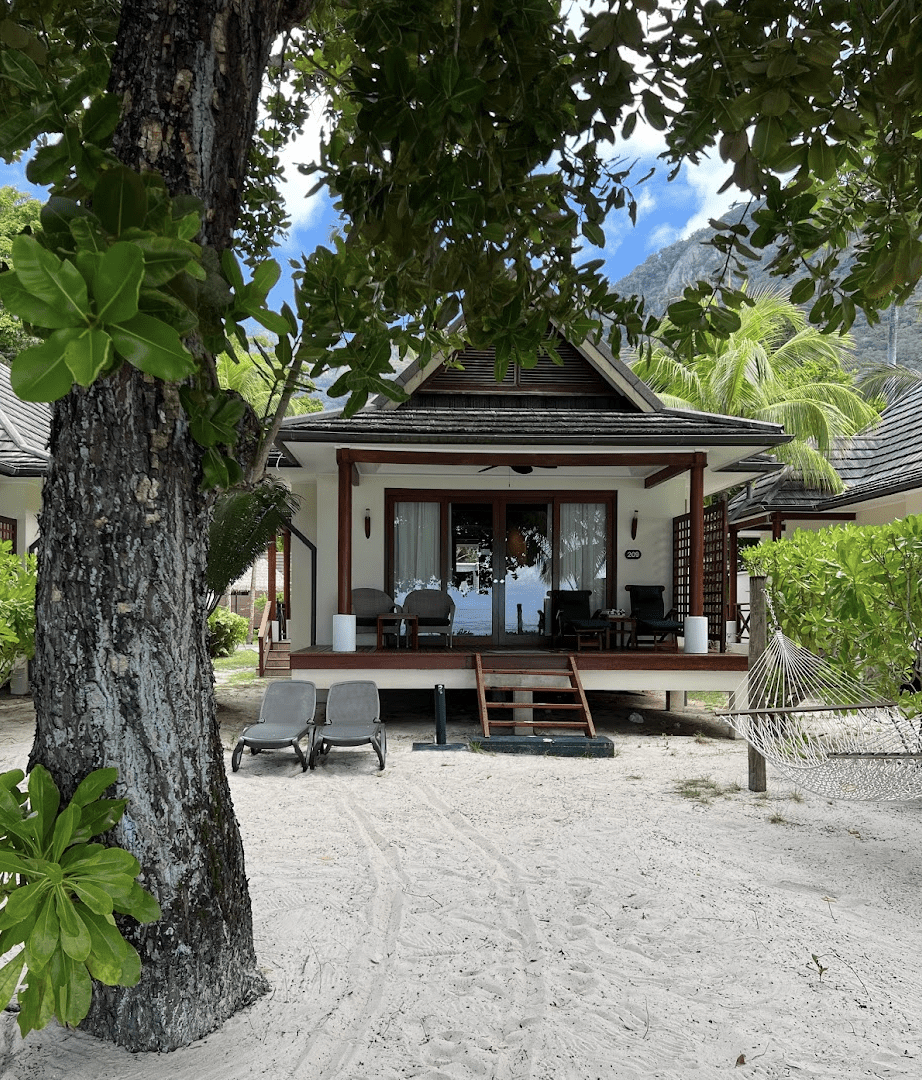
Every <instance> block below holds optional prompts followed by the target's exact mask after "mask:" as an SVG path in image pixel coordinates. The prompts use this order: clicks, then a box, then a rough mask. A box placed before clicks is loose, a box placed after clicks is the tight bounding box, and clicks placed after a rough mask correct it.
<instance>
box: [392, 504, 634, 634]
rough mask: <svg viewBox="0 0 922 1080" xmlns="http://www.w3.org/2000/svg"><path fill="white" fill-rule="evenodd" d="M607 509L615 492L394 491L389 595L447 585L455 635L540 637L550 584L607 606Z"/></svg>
mask: <svg viewBox="0 0 922 1080" xmlns="http://www.w3.org/2000/svg"><path fill="white" fill-rule="evenodd" d="M614 507H615V496H614V494H613V493H597V492H586V493H581V494H580V495H579V496H578V498H577V497H574V496H571V495H566V496H564V495H559V494H556V493H543V492H542V493H535V494H528V495H525V494H510V493H508V492H503V493H494V492H489V493H487V492H479V493H468V492H464V493H442V492H438V493H436V492H419V491H407V490H404V491H391V492H389V493H388V498H387V512H388V515H389V519H390V522H391V528H390V529H389V530H388V535H389V537H390V543H389V550H388V552H387V566H388V583H389V584H390V586H391V590H392V595H393V596H394V598H395V600H396V601H397V602H398V603H400V602H401V600H402V599H403V598H404V597H405V596H406V594H407V593H408V592H410V591H412V589H418V588H433V589H445V590H447V591H448V593H449V595H450V596H451V597H452V599H453V600H454V602H455V621H454V632H455V636H456V637H460V638H462V639H463V638H465V637H469V638H471V639H472V640H479V641H489V642H492V643H494V644H497V645H511V644H521V645H528V644H540V643H543V642H544V640H545V638H546V637H547V636H549V635H550V631H551V627H550V626H549V625H548V624H547V619H548V618H549V613H548V607H549V605H548V603H547V595H548V592H549V591H550V590H551V589H555V588H560V589H587V590H589V592H590V593H591V601H590V602H591V606H592V608H593V609H595V608H600V607H609V606H611V603H610V598H611V596H612V595H613V588H614V582H613V580H612V574H611V567H612V563H613V559H612V553H613V550H614V548H613V535H612V529H613V522H614V519H615V515H614Z"/></svg>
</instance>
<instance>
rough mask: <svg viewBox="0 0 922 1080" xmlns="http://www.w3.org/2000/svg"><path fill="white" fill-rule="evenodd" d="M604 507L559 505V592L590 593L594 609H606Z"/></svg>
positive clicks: (606, 552)
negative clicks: (564, 590)
mask: <svg viewBox="0 0 922 1080" xmlns="http://www.w3.org/2000/svg"><path fill="white" fill-rule="evenodd" d="M605 518H606V507H605V503H571V502H565V503H561V504H560V588H561V589H591V590H592V597H591V598H590V605H591V609H592V610H593V611H595V610H596V609H597V608H601V607H604V606H605V595H606V589H605V571H606V566H607V563H608V551H607V546H606V536H607V530H606V520H605Z"/></svg>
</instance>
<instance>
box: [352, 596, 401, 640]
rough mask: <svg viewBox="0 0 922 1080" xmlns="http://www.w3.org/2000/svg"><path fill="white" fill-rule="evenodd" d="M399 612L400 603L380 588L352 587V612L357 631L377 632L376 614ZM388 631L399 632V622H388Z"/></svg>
mask: <svg viewBox="0 0 922 1080" xmlns="http://www.w3.org/2000/svg"><path fill="white" fill-rule="evenodd" d="M399 612H400V605H399V604H395V603H394V601H393V598H392V597H390V596H388V594H387V593H386V592H383V591H382V590H381V589H353V590H352V613H353V615H355V629H356V631H357V632H358V633H360V634H361V633H365V634H368V633H372V632H374V633H377V630H378V616H379V615H393V614H394V613H399ZM388 633H390V634H395V635H397V634H399V633H400V623H399V622H396V621H395V622H393V623H391V624H390V626H389V629H388Z"/></svg>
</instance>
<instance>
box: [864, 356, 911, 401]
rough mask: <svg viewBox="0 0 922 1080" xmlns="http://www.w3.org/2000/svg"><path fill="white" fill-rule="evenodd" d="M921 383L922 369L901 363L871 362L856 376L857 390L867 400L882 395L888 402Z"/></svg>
mask: <svg viewBox="0 0 922 1080" xmlns="http://www.w3.org/2000/svg"><path fill="white" fill-rule="evenodd" d="M920 384H922V371H916V370H914V369H913V368H908V367H905V366H904V365H903V364H882V363H878V364H871V365H868V366H866V367H864V368H863V369H862V370H861V373H860V374H859V376H858V390H859V391H860V392H861V394H863V395H864V397H866V398H867V399H868V400H873V399H874V398H879V397H882V398H884V399H885V400H886V401H887V403H888V404H890V405H892V404H893V402H894V401H896V400H898V399H899V398H901V397H902V396H903V395H904V394H908V393H909V392H910V391H911V390H915V389H916V388H917V387H918V386H919V385H920Z"/></svg>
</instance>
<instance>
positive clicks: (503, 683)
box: [474, 653, 595, 739]
mask: <svg viewBox="0 0 922 1080" xmlns="http://www.w3.org/2000/svg"><path fill="white" fill-rule="evenodd" d="M506 663H507V664H508V659H507V660H506ZM474 664H475V667H476V674H477V700H478V702H479V705H480V723H481V726H482V727H483V734H484V736H485V737H486V738H488V739H489V738H490V731H491V728H512V729H515V728H521V727H530V728H531V729H532V732H534V729H535V728H536V727H542V728H573V729H578V730H579V731H580V732H581V733H582V734H584V735H585V736H586V737H587V738H589V739H593V738H595V727H594V726H593V723H592V714H591V713H590V712H589V703H588V702H587V700H586V692H585V690H583V684H582V682H581V681H580V677H579V669H578V668H577V666H576V658H575V657H573V656H568V657H567V666H566V667H561V668H556V669H548V668H546V667H545V668H541V669H540V670H536V669H533V668H511V667H497V666H494V665H492V664H489V663H487V664H485V663H484V661H483V657H482V656H481V654H480V653H475V654H474ZM549 677H553V679H554V682H555V684H553V685H552V684H551V683H550V682H549ZM494 680H495V681H494ZM488 690H503V691H508V690H511V691H512V692H513V693H514V694H516V693H518V694H523V695H524V694H527V695H529V698H530V699H531V700H519V701H487V691H488ZM542 694H543V695H548V694H555V695H567V696H568V697H572V699H573V700H571V701H566V702H556V701H539V700H538V697H539V696H540V695H542ZM513 709H518V710H519V711H520V712H521V711H523V710H526V709H527V710H534V709H552V710H554V711H555V712H557V711H560V712H563V713H565V714H566V716H567V717H568V718H567V719H562V720H558V719H557V718H556V717H555V718H552V719H547V718H545V719H542V720H535V719H534V714H533V713H532V719H530V720H522V719H520V718H517V717H514V716H511V715H510V711H511V710H513ZM492 711H495V712H496V713H498V714H499V716H497V718H496V719H494V718H493V717H491V716H490V713H491V712H492ZM500 716H505V719H500Z"/></svg>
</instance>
